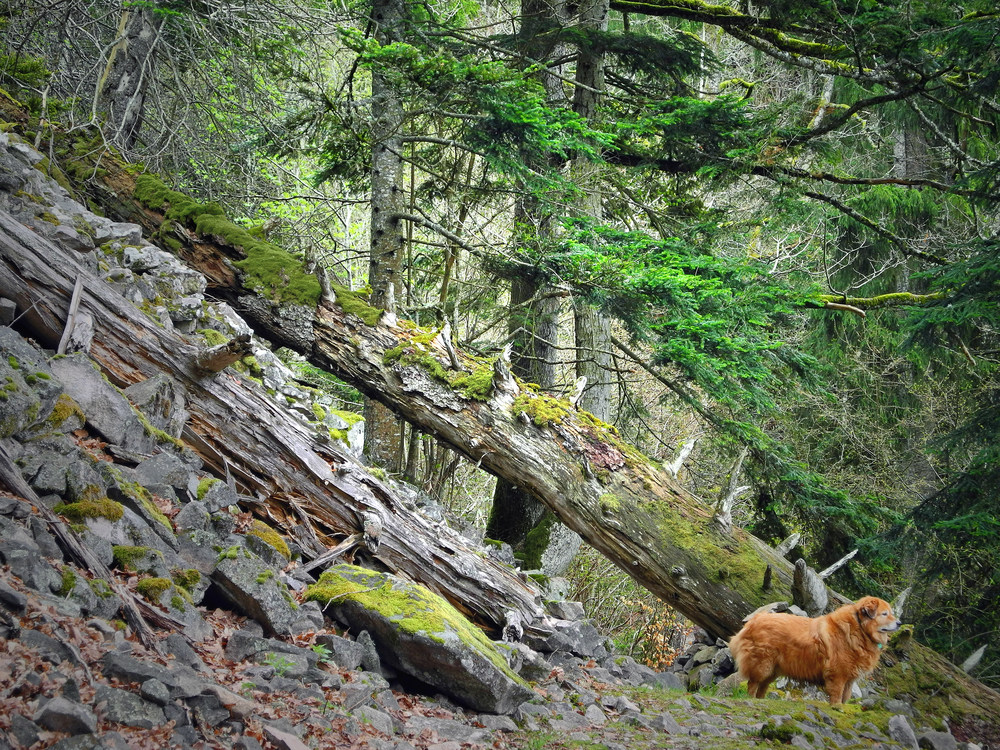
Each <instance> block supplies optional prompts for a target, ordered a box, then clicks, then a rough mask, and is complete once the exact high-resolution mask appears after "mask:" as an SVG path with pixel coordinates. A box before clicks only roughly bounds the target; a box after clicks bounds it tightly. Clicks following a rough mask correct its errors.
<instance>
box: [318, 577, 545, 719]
mask: <svg viewBox="0 0 1000 750" xmlns="http://www.w3.org/2000/svg"><path fill="white" fill-rule="evenodd" d="M306 596H307V598H309V599H314V600H316V601H319V602H320V603H322V604H325V605H327V610H326V611H328V612H332V613H333V614H334V616H335V617H337V619H339V620H341V621H342V622H345V623H346V624H347V625H348V626H349V627H350V628H351V629H352V630H354V631H355V632H358V631H361V630H367V631H368V632H369V633H370V634H371V636H372V639H373V640H374V642H375V644H376V646H377V647H378V649H379V656H380V657H381V659H382V661H384V662H385V663H386V664H388V665H389V666H391V667H392V668H394V669H397V670H399V671H400V672H403V673H405V674H408V675H410V676H412V677H415V678H416V679H418V680H420V681H421V682H423V683H425V684H427V685H430V686H432V687H434V688H436V689H437V690H439V691H441V692H442V693H444V694H445V695H447V696H448V697H450V698H453V699H454V700H455V701H456V702H458V703H461V704H463V705H465V706H467V707H469V708H472V709H474V710H476V711H483V712H489V713H499V714H507V713H510V712H512V711H513V710H514V709H515V708H517V706H519V705H520V704H521V703H523V702H525V701H526V700H528V699H530V698H531V697H533V695H534V693H533V692H532V691H531V689H530V688H529V687H528V686H527V684H526V683H524V682H523V681H522V680H521V678H519V677H518V676H517V675H516V674H515V673H514V672H513V671H512V670H511V669H510V667H508V666H507V662H506V660H505V658H504V656H503V655H502V654H501V653H500V652H499V651H498V650H497V648H496V646H495V645H494V644H493V642H492V641H490V640H489V639H488V638H487V637H486V636H485V635H484V634H483V632H482V631H481V630H479V629H478V628H476V627H475V626H474V625H472V623H470V622H469V621H468V620H467V619H465V618H464V617H463V616H462V615H461V614H460V613H459V612H458V610H456V609H455V608H454V607H452V606H451V605H450V604H449V603H448V602H446V601H445V600H444V599H442V598H441V597H440V596H438V595H437V594H433V593H431V592H430V591H428V590H427V589H425V588H424V587H422V586H418V585H417V584H413V583H409V582H407V581H404V580H402V579H400V578H397V577H395V576H392V575H388V574H385V573H376V572H374V571H371V570H366V569H364V568H359V567H356V566H353V565H337V566H334V567H332V568H330V569H329V570H327V571H326V572H325V573H324V574H323V575H322V576H320V579H319V582H318V583H317V584H316V585H315V586H312V587H310V589H309V591H308V593H307V595H306Z"/></svg>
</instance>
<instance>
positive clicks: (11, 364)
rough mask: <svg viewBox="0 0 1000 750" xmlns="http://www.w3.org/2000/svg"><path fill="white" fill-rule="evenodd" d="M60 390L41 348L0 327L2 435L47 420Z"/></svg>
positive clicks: (11, 433)
mask: <svg viewBox="0 0 1000 750" xmlns="http://www.w3.org/2000/svg"><path fill="white" fill-rule="evenodd" d="M61 390H62V389H61V387H60V385H59V383H58V382H57V381H56V380H55V379H53V377H52V373H51V371H50V369H49V367H48V365H46V364H45V361H44V358H43V357H42V356H41V354H40V353H39V351H38V350H37V349H35V347H33V346H31V344H29V343H27V342H26V341H25V340H24V339H22V338H21V337H20V336H19V335H18V334H17V333H15V332H14V331H12V330H11V329H10V328H6V327H2V328H0V438H5V437H10V436H11V435H13V434H15V433H19V432H21V431H23V430H26V429H28V428H29V427H31V426H33V425H35V424H37V423H39V422H42V421H43V420H45V419H46V418H47V417H48V416H49V415H50V414H51V412H52V408H53V407H54V406H55V403H56V399H58V398H59V394H60V392H61Z"/></svg>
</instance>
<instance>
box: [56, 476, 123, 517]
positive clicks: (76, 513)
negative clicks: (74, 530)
mask: <svg viewBox="0 0 1000 750" xmlns="http://www.w3.org/2000/svg"><path fill="white" fill-rule="evenodd" d="M53 510H54V511H55V512H56V513H59V514H61V515H64V516H66V518H68V519H69V520H70V521H75V522H76V523H85V522H86V521H87V520H88V519H91V518H106V519H108V520H109V521H120V520H121V518H122V516H123V515H124V514H125V509H124V508H123V507H122V505H121V503H116V502H115V501H114V500H112V499H110V498H109V497H108V496H107V495H105V494H104V492H103V490H101V488H100V487H97V486H96V485H93V486H91V487H88V488H86V489H85V490H84V492H83V493H82V496H81V497H80V498H79V499H78V500H76V501H75V502H72V503H59V504H58V505H56V506H55V508H53Z"/></svg>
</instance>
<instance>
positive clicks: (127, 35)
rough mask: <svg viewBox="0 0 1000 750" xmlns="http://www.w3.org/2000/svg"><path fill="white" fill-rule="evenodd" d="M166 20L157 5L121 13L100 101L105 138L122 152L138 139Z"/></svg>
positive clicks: (102, 81) (144, 6)
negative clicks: (105, 112)
mask: <svg viewBox="0 0 1000 750" xmlns="http://www.w3.org/2000/svg"><path fill="white" fill-rule="evenodd" d="M165 21H166V15H165V14H164V13H162V12H159V11H158V10H157V8H156V4H155V3H152V4H146V5H142V4H136V7H132V8H129V9H126V10H123V11H122V14H121V20H120V23H119V27H118V34H119V39H118V42H117V43H116V44H115V46H114V47H112V48H111V53H110V55H109V59H108V64H107V67H106V69H105V75H104V76H103V78H102V79H101V82H100V84H99V89H100V90H99V92H98V100H99V101H100V102H101V103H102V106H103V107H104V108H105V110H106V111H107V123H106V124H105V127H104V137H105V138H107V140H108V141H109V142H110V143H113V144H114V145H115V146H117V147H118V148H120V149H122V150H123V151H128V150H130V149H131V148H132V147H133V146H135V144H136V141H137V140H138V139H139V132H140V130H141V128H142V121H143V117H144V115H145V109H146V94H147V92H148V91H149V86H150V84H151V83H152V80H153V73H154V69H155V65H156V48H157V46H158V45H159V43H160V39H161V36H162V33H163V24H164V23H165Z"/></svg>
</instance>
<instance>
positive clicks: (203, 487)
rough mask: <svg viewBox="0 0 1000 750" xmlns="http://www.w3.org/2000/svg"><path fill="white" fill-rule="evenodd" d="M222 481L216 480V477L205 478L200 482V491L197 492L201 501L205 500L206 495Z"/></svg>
mask: <svg viewBox="0 0 1000 750" xmlns="http://www.w3.org/2000/svg"><path fill="white" fill-rule="evenodd" d="M221 481H222V480H221V479H216V478H215V477H205V478H204V479H202V480H201V481H200V482H198V489H197V491H196V494H197V497H198V499H199V500H204V499H205V495H207V494H208V491H209V490H210V489H212V486H213V485H215V484H218V483H219V482H221Z"/></svg>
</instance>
